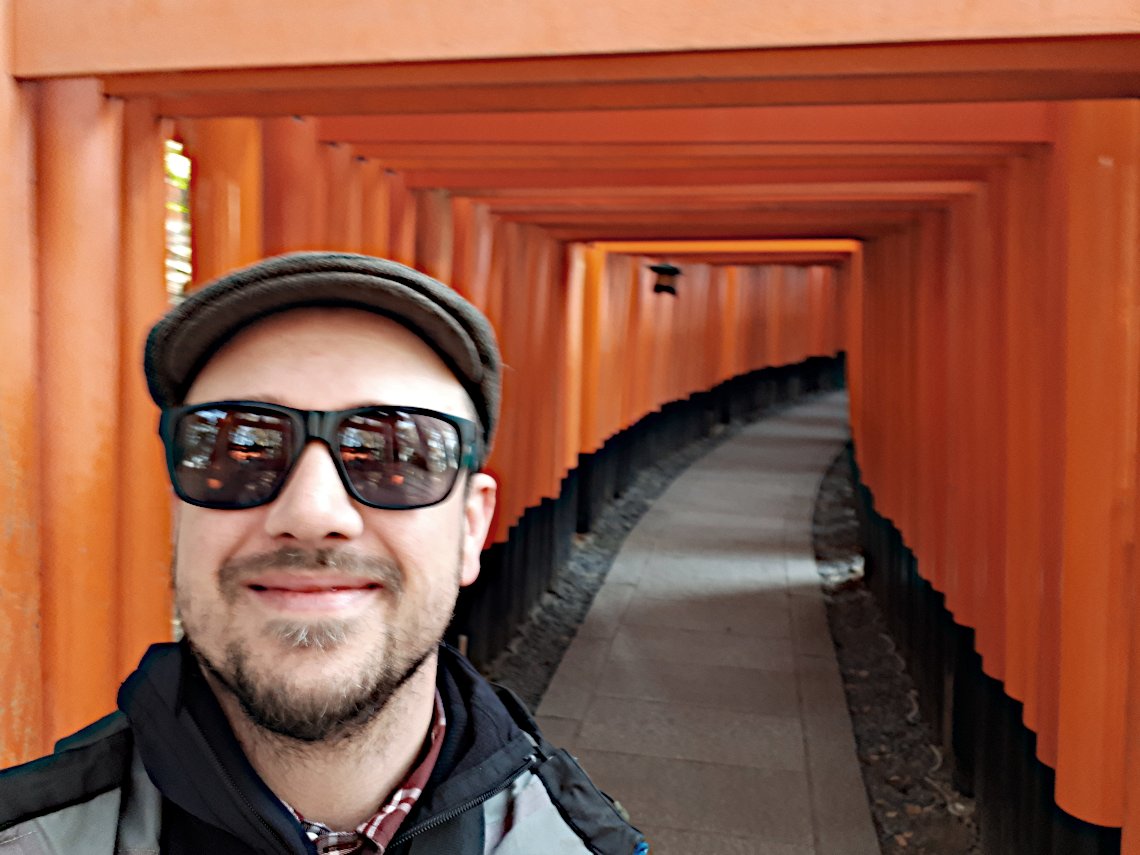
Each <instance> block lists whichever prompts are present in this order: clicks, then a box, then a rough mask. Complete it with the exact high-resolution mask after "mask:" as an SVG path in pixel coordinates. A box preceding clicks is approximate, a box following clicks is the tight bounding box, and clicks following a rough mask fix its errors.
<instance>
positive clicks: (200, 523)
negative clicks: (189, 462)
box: [174, 504, 247, 590]
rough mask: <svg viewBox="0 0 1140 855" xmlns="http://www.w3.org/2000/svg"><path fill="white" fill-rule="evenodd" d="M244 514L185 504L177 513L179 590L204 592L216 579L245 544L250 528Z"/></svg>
mask: <svg viewBox="0 0 1140 855" xmlns="http://www.w3.org/2000/svg"><path fill="white" fill-rule="evenodd" d="M241 516H242V512H240V511H211V510H207V509H206V508H198V507H195V506H193V505H185V504H183V505H182V506H181V507H180V508H179V509H178V511H177V513H176V514H175V530H174V556H175V561H174V568H175V575H174V583H175V586H176V587H177V588H178V589H179V590H190V589H201V588H202V587H203V586H205V585H208V584H210V583H211V582H212V580H213V579H214V578H215V577H216V575H217V571H218V568H219V567H220V566H221V565H222V562H223V561H225V560H226V557H227V556H229V555H232V554H233V552H234V550H235V549H236V548H237V545H238V544H239V543H241V541H242V538H243V536H244V534H243V533H244V532H245V531H246V529H247V526H246V525H245V524H244V523H245V521H244V520H241V519H238V518H240V517H241Z"/></svg>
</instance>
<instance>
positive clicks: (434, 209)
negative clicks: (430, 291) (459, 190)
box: [413, 190, 455, 282]
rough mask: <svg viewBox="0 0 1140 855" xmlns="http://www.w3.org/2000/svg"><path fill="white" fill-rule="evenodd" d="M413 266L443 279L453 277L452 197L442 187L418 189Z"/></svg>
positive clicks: (415, 196)
mask: <svg viewBox="0 0 1140 855" xmlns="http://www.w3.org/2000/svg"><path fill="white" fill-rule="evenodd" d="M413 198H414V199H415V205H416V235H415V239H416V267H418V268H419V269H420V270H422V271H424V272H425V273H427V274H429V275H431V276H434V277H435V278H437V279H439V280H441V281H443V282H451V280H452V263H453V261H454V236H455V229H454V227H453V226H452V221H451V216H452V209H451V198H450V197H449V196H448V194H447V192H446V191H444V190H417V191H416V192H415V194H414V197H413Z"/></svg>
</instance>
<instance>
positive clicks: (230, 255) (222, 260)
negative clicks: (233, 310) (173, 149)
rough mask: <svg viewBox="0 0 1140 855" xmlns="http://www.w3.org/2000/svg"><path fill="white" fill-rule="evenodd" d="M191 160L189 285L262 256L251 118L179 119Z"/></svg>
mask: <svg viewBox="0 0 1140 855" xmlns="http://www.w3.org/2000/svg"><path fill="white" fill-rule="evenodd" d="M179 132H180V136H181V137H182V142H183V145H184V146H185V154H186V155H187V156H188V157H189V158H190V162H191V180H190V239H191V242H192V247H193V267H194V279H193V282H194V284H195V285H200V284H202V283H204V282H209V281H210V280H211V279H215V278H217V277H218V276H221V275H222V274H224V273H228V272H229V271H231V270H233V269H235V268H237V267H242V266H244V265H247V264H252V263H253V262H255V261H257V260H258V259H259V258H261V256H262V249H263V246H262V151H261V148H262V143H261V122H259V121H257V120H256V119H198V120H193V121H182V122H180V123H179Z"/></svg>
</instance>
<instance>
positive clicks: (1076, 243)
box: [1057, 101, 1140, 825]
mask: <svg viewBox="0 0 1140 855" xmlns="http://www.w3.org/2000/svg"><path fill="white" fill-rule="evenodd" d="M1058 113H1059V134H1058V156H1059V158H1060V163H1061V165H1062V168H1063V169H1064V172H1065V176H1066V178H1067V181H1066V182H1065V186H1066V187H1067V188H1068V193H1067V198H1065V199H1064V200H1063V201H1062V205H1063V209H1064V211H1065V218H1066V227H1067V239H1066V241H1065V248H1066V256H1067V257H1066V259H1065V266H1064V268H1063V270H1064V274H1065V295H1066V300H1065V310H1066V311H1065V315H1066V320H1067V328H1066V335H1065V373H1064V382H1065V414H1064V415H1065V428H1066V448H1065V461H1064V479H1065V519H1064V565H1063V576H1062V591H1063V598H1062V602H1061V625H1060V627H1059V630H1060V633H1061V686H1060V689H1061V693H1060V701H1061V703H1060V722H1059V724H1060V744H1059V752H1058V758H1057V803H1058V804H1059V805H1060V806H1061V807H1062V808H1064V809H1065V810H1067V811H1069V812H1070V813H1073V814H1075V815H1077V816H1079V817H1081V818H1083V819H1085V820H1087V821H1090V822H1096V823H1099V824H1101V825H1119V824H1120V823H1121V821H1122V820H1123V811H1124V757H1123V753H1122V751H1121V750H1120V749H1121V746H1123V745H1124V744H1125V737H1126V730H1125V695H1126V689H1127V685H1128V676H1129V674H1128V671H1129V669H1128V660H1127V655H1128V650H1129V643H1128V639H1129V636H1130V634H1131V632H1132V628H1133V624H1134V623H1135V603H1126V602H1125V601H1124V599H1123V598H1122V597H1121V592H1122V591H1124V590H1125V587H1126V585H1125V582H1126V579H1127V577H1128V574H1129V573H1131V572H1133V569H1132V566H1131V561H1132V558H1133V550H1134V545H1133V544H1134V541H1135V528H1134V526H1135V502H1136V480H1135V479H1136V467H1135V460H1136V457H1137V421H1138V412H1137V409H1138V403H1137V394H1138V391H1137V390H1138V389H1140V337H1138V336H1137V335H1136V332H1135V330H1136V329H1137V327H1138V325H1140V243H1138V242H1137V241H1136V234H1137V227H1138V221H1140V214H1138V210H1137V207H1138V206H1137V199H1138V197H1140V102H1138V101H1103V102H1077V103H1071V104H1064V105H1060V106H1059V107H1058ZM1090 283H1096V285H1097V287H1090Z"/></svg>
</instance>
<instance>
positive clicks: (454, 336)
mask: <svg viewBox="0 0 1140 855" xmlns="http://www.w3.org/2000/svg"><path fill="white" fill-rule="evenodd" d="M316 306H334V307H346V308H355V309H364V310H366V311H369V312H375V313H376V314H379V315H383V316H385V317H388V318H391V319H392V320H395V321H397V322H399V323H401V324H403V325H404V326H406V327H407V328H408V329H410V330H411V331H412V332H414V333H415V334H416V335H418V336H419V337H420V338H421V339H423V340H424V342H426V343H427V344H428V345H429V346H430V347H431V348H432V349H433V350H434V351H435V352H436V353H438V354H439V356H440V358H441V359H443V361H444V363H445V364H446V365H447V367H448V368H449V369H451V371H452V373H453V374H455V376H456V378H458V380H459V382H460V383H461V384H462V385H463V388H464V389H466V390H467V394H468V395H470V396H471V400H472V402H473V403H474V404H475V412H476V415H477V416H478V418H479V422H480V425H481V427H482V429H483V443H482V448H481V449H480V453H479V456H478V457H479V463H480V465H482V464H483V463H484V462H486V459H487V455H488V454H489V453H490V449H491V441H492V439H493V438H494V435H495V427H496V425H497V423H498V416H499V398H500V383H501V373H502V367H501V366H502V362H501V358H500V355H499V347H498V344H497V343H496V341H495V331H494V330H493V329H492V327H491V324H490V322H489V321H488V320H487V318H486V317H485V316H484V315H483V313H482V312H480V311H479V310H478V309H476V308H475V307H474V306H473V305H471V303H469V302H467V300H465V299H463V298H462V297H461V296H459V294H458V293H456V292H455V291H454V290H453V289H452V288H449V287H448V286H446V285H444V284H443V283H442V282H438V281H437V280H435V279H432V278H431V277H430V276H427V275H425V274H423V273H420V272H419V271H418V270H413V269H412V268H410V267H405V266H404V265H403V264H397V263H396V262H394V261H388V260H386V259H382V258H372V257H371V256H367V255H354V254H350V253H339V252H298V253H291V254H289V255H281V256H277V257H276V258H268V259H265V260H264V261H259V262H257V263H256V264H254V265H252V266H250V267H245V268H243V269H241V270H236V271H234V272H232V273H228V274H226V275H225V276H222V277H221V278H219V279H216V280H214V281H213V282H210V283H209V284H207V285H205V286H203V287H202V288H200V289H199V290H197V291H195V292H194V293H193V294H191V295H190V296H189V297H187V298H186V299H185V300H184V301H183V302H182V303H180V304H179V305H178V306H176V307H175V308H173V309H171V310H170V311H169V312H168V313H167V314H166V315H165V316H164V317H163V318H162V319H161V320H160V321H159V322H158V323H156V324H155V325H154V326H153V327H152V328H151V331H150V335H149V336H147V340H146V350H145V353H144V355H143V365H144V367H145V369H146V381H147V386H148V387H149V389H150V396H151V397H152V398H153V399H154V401H155V403H156V404H158V405H159V406H160V407H170V406H176V405H178V404H181V403H182V402H183V401H184V400H185V398H186V392H187V391H188V390H189V388H190V385H191V383H193V381H194V378H195V377H196V376H197V375H198V373H199V372H200V371H201V370H202V368H203V366H205V364H206V362H207V361H209V359H210V357H212V356H213V355H214V354H215V353H216V352H217V351H218V349H219V348H220V347H221V346H222V345H223V344H225V343H226V342H227V341H228V340H229V339H231V338H232V337H233V336H234V335H235V334H237V333H238V332H239V331H240V330H242V329H243V328H245V327H247V326H249V325H250V324H252V323H254V322H256V321H258V320H261V319H262V318H264V317H267V316H268V315H272V314H275V313H277V312H282V311H285V310H286V309H298V308H303V307H316Z"/></svg>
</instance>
